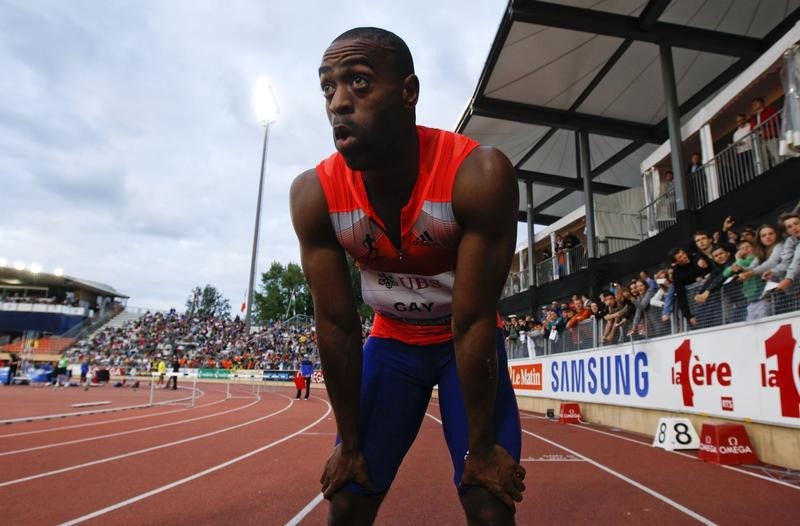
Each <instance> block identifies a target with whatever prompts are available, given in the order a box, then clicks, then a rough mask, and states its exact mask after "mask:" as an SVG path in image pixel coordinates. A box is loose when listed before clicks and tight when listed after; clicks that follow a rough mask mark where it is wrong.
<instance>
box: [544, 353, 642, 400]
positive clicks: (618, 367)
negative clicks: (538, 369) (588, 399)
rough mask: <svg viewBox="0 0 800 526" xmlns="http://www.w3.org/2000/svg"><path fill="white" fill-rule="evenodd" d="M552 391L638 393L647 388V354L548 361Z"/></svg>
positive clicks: (625, 394)
mask: <svg viewBox="0 0 800 526" xmlns="http://www.w3.org/2000/svg"><path fill="white" fill-rule="evenodd" d="M550 389H551V390H552V392H553V393H588V394H602V395H612V394H613V395H621V396H638V397H639V398H644V397H646V396H647V394H648V392H649V391H650V374H649V372H648V370H647V355H646V354H645V353H643V352H637V353H635V354H631V353H624V354H616V355H610V356H590V357H585V356H584V357H580V358H579V357H577V356H576V357H575V358H573V359H564V360H558V359H556V360H553V361H552V362H550Z"/></svg>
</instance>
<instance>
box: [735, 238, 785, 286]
mask: <svg viewBox="0 0 800 526" xmlns="http://www.w3.org/2000/svg"><path fill="white" fill-rule="evenodd" d="M782 251H783V237H782V236H781V234H780V233H779V231H778V227H776V226H775V225H766V224H765V225H761V226H760V227H758V230H757V231H756V240H755V244H754V245H753V253H754V254H755V255H756V258H757V259H758V261H759V263H758V265H756V266H755V267H754V268H752V269H750V270H745V271H744V272H742V273H741V274H739V281H745V280H749V279H758V280H760V279H761V276H762V275H763V274H764V273H765V272H767V271H769V270H772V269H773V268H774V267H775V266H776V265H777V264H778V263H780V261H781V252H782Z"/></svg>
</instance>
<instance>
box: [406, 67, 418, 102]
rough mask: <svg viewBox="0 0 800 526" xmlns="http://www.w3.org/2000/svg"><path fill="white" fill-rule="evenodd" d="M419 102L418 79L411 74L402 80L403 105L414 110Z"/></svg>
mask: <svg viewBox="0 0 800 526" xmlns="http://www.w3.org/2000/svg"><path fill="white" fill-rule="evenodd" d="M418 100H419V79H418V78H417V76H416V75H414V74H413V73H412V74H411V75H408V76H407V77H406V78H404V79H403V103H404V104H405V105H406V106H408V107H409V108H415V107H416V106H417V101H418Z"/></svg>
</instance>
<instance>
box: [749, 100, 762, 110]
mask: <svg viewBox="0 0 800 526" xmlns="http://www.w3.org/2000/svg"><path fill="white" fill-rule="evenodd" d="M750 107H751V108H753V111H755V112H759V111H761V110H763V109H764V103H763V102H761V101H760V100H754V101H753V102H751V103H750Z"/></svg>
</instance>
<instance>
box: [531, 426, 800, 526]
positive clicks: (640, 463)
mask: <svg viewBox="0 0 800 526" xmlns="http://www.w3.org/2000/svg"><path fill="white" fill-rule="evenodd" d="M584 427H585V426H583V425H573V424H558V423H555V422H551V421H541V420H540V421H539V424H538V425H536V426H535V428H536V431H535V432H536V433H537V434H539V435H540V436H542V437H543V438H546V439H549V440H553V441H555V442H557V443H558V444H560V445H563V446H565V447H568V448H570V449H573V450H575V451H577V452H579V453H581V454H584V455H586V456H587V457H590V458H591V459H592V460H595V461H597V462H599V463H602V464H603V465H606V466H609V467H611V468H612V469H614V470H616V471H618V472H620V473H622V474H623V475H625V476H627V477H630V478H631V479H633V480H636V481H637V482H639V483H641V484H643V485H645V486H647V487H649V488H651V489H652V490H654V491H657V492H659V493H660V494H662V495H665V496H666V497H668V498H670V499H672V500H674V501H676V502H679V503H680V504H682V505H684V506H686V507H687V508H690V509H692V510H693V511H695V512H697V513H699V514H701V515H702V516H705V517H707V518H709V519H710V520H712V521H713V522H717V523H721V524H725V523H741V522H742V521H745V522H747V521H748V520H749V521H751V522H753V523H756V522H758V523H765V524H789V523H792V522H794V521H795V519H796V517H797V516H798V515H800V491H798V488H796V487H793V486H789V485H787V484H777V483H775V482H772V481H769V480H764V479H763V478H757V477H753V476H750V475H749V474H746V473H743V472H741V471H738V470H730V469H724V468H723V467H721V466H717V465H715V464H710V463H706V462H702V461H699V460H698V459H697V458H696V457H692V456H690V455H676V454H671V453H669V452H666V451H663V450H661V449H657V448H653V447H649V446H648V445H646V444H643V443H638V444H635V443H631V442H630V441H628V440H624V439H621V438H619V437H615V436H614V434H613V433H605V434H600V433H590V432H589V431H587V430H585V429H583V428H584ZM592 427H594V426H592ZM529 430H530V428H529ZM632 459H635V461H632ZM721 503H724V504H721Z"/></svg>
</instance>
